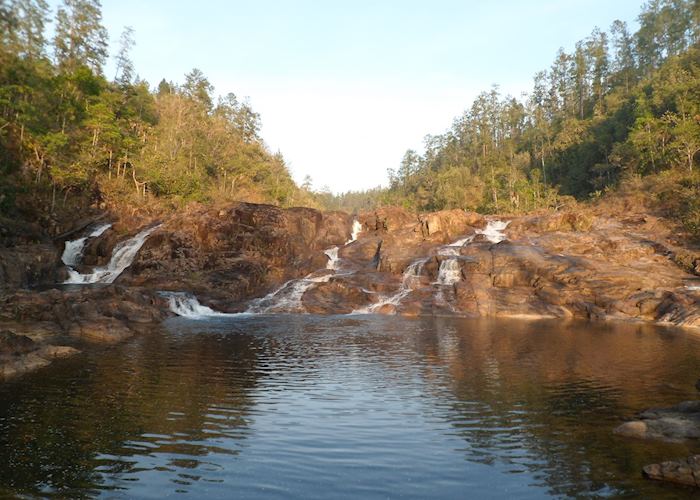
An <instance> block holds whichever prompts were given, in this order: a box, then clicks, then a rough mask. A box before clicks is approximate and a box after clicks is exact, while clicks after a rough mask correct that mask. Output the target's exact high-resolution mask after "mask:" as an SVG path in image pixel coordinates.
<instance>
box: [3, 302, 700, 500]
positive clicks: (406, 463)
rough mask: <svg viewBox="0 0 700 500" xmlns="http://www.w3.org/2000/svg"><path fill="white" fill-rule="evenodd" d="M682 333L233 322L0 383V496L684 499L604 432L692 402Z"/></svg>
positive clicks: (537, 325) (639, 448) (694, 357)
mask: <svg viewBox="0 0 700 500" xmlns="http://www.w3.org/2000/svg"><path fill="white" fill-rule="evenodd" d="M699 354H700V342H699V340H698V338H697V337H695V336H693V335H689V334H687V333H684V332H680V331H677V330H669V329H662V328H657V327H651V326H642V325H625V324H589V323H579V322H574V323H563V322H561V321H536V322H523V321H505V320H498V321H493V320H488V321H487V320H479V321H476V320H464V319H453V318H420V319H408V318H399V317H383V316H371V315H370V316H351V317H348V316H335V317H316V316H309V315H296V316H292V315H287V316H285V315H279V316H250V317H240V318H233V319H231V318H226V319H212V320H211V321H188V320H183V319H176V320H169V321H168V322H166V323H165V325H164V328H163V331H154V332H152V333H151V334H148V335H143V336H141V337H138V338H136V339H133V340H132V341H130V342H128V343H125V344H122V345H119V346H117V347H112V348H100V349H94V350H90V351H89V352H86V353H84V354H82V355H80V356H78V357H76V358H73V359H70V360H65V361H61V362H59V363H57V364H56V365H55V366H53V367H50V368H48V369H46V370H43V371H41V372H39V373H36V374H33V375H31V376H27V377H24V378H22V379H19V380H17V381H14V382H11V383H8V384H4V385H0V496H8V495H29V496H35V495H38V496H44V495H56V496H71V497H80V496H90V497H92V496H103V497H107V498H113V497H129V498H133V497H139V498H162V497H165V496H169V495H173V496H178V494H179V496H182V497H185V496H197V497H207V498H232V497H242V498H358V497H361V498H425V497H448V498H464V497H473V498H492V497H501V498H502V497H518V498H541V497H550V496H555V497H562V496H588V497H590V496H616V497H617V496H625V495H629V496H645V497H649V496H655V497H668V498H677V497H679V496H690V495H692V493H693V492H692V490H688V489H684V488H680V487H674V486H667V485H661V484H657V483H653V482H650V481H646V480H644V479H642V478H641V476H640V470H641V467H642V466H643V465H645V464H647V463H651V462H654V461H658V460H663V459H670V458H675V457H680V456H684V455H687V454H689V453H691V452H700V449H692V448H691V447H690V446H689V445H669V444H659V443H653V442H644V441H636V440H631V439H627V438H621V437H617V436H614V435H612V433H611V431H612V429H613V428H614V427H615V426H616V425H618V424H619V423H621V422H622V421H624V420H625V419H627V418H629V417H631V416H632V415H633V414H634V413H635V412H636V411H639V410H641V409H643V408H646V407H649V406H657V405H670V404H675V403H677V402H679V401H681V400H685V399H692V398H694V397H695V396H696V392H695V390H694V388H693V385H694V382H695V380H696V379H697V377H698V375H700V355H699Z"/></svg>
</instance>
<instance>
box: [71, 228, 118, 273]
mask: <svg viewBox="0 0 700 500" xmlns="http://www.w3.org/2000/svg"><path fill="white" fill-rule="evenodd" d="M110 227H112V224H100V225H99V226H97V227H96V228H95V229H93V231H92V232H91V233H90V234H88V235H87V236H83V237H82V238H78V239H77V240H71V241H66V246H65V247H64V249H63V255H61V260H62V261H63V263H64V264H65V265H67V266H75V265H77V264H80V261H81V260H82V258H83V249H84V248H85V243H87V240H88V239H90V238H97V237H98V236H101V235H102V233H104V232H105V231H106V230H107V229H109V228H110Z"/></svg>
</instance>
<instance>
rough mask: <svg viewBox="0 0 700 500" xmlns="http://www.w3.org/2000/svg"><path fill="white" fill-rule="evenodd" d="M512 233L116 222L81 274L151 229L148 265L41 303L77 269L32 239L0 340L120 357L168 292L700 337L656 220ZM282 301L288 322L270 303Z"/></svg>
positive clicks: (256, 219)
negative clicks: (617, 323) (52, 342)
mask: <svg viewBox="0 0 700 500" xmlns="http://www.w3.org/2000/svg"><path fill="white" fill-rule="evenodd" d="M503 220H504V221H505V222H507V223H508V227H507V228H506V229H505V234H504V237H503V238H501V237H498V238H496V239H494V238H493V234H490V233H489V231H491V230H492V229H493V227H491V226H492V224H493V223H494V219H493V218H490V219H487V218H485V217H483V216H481V215H479V214H476V213H471V212H465V211H463V210H444V211H439V212H434V213H429V214H421V215H415V214H411V213H409V212H407V211H405V210H403V209H400V208H396V207H388V208H382V209H379V210H376V211H374V212H371V213H367V214H360V216H359V222H360V225H361V227H362V232H361V233H360V236H359V238H358V239H357V240H356V241H355V240H353V241H349V240H350V239H351V231H352V227H353V220H352V218H351V217H350V216H349V215H347V214H345V213H340V212H329V213H322V212H319V211H317V210H313V209H308V208H291V209H281V208H279V207H274V206H270V205H257V204H251V203H233V204H229V205H224V206H217V207H211V206H202V205H193V206H190V207H189V208H188V209H187V210H185V211H182V212H178V213H176V214H174V215H171V216H169V217H166V218H163V219H160V220H158V221H156V220H153V219H143V218H141V219H139V220H137V221H130V220H126V219H125V220H116V221H114V225H113V226H112V227H111V228H110V229H109V230H106V231H105V232H104V233H100V234H99V236H96V237H93V238H90V239H89V240H88V241H87V242H86V245H85V247H84V255H83V259H82V264H80V265H79V266H78V270H79V271H81V272H90V270H91V268H92V266H95V265H102V266H103V265H105V264H106V263H107V262H109V260H110V256H111V255H112V253H113V251H114V249H115V248H118V246H119V245H120V244H121V242H122V241H125V239H126V238H128V237H130V235H134V234H136V233H137V232H139V231H141V230H142V229H143V228H144V227H148V228H154V229H153V231H152V233H150V236H148V237H147V239H145V242H144V243H143V246H139V247H136V246H133V248H134V249H136V248H139V250H138V253H137V254H136V256H135V259H134V260H133V262H131V264H130V266H129V267H127V268H126V270H125V271H123V273H122V274H121V275H119V277H118V278H117V279H116V282H115V283H116V284H115V285H111V286H100V287H89V288H78V289H54V290H45V291H41V292H29V291H26V290H21V289H20V290H17V287H21V286H27V285H30V284H34V285H36V284H39V283H42V282H46V281H47V280H49V281H50V280H52V279H53V281H60V280H61V278H62V274H61V273H65V267H64V266H63V265H61V264H60V248H59V246H55V245H52V244H50V243H47V242H46V241H45V240H44V239H41V238H39V239H36V240H32V238H33V237H32V236H31V235H29V234H28V235H27V236H26V237H24V238H23V239H22V238H20V239H19V240H17V241H14V246H12V245H10V246H4V247H0V257H3V256H6V257H4V258H2V260H0V281H2V283H3V285H2V286H4V288H5V292H4V293H3V294H2V295H1V296H0V326H2V325H5V327H8V326H9V327H12V328H13V329H15V331H16V333H20V334H24V333H26V332H25V331H24V330H26V329H28V330H30V331H31V335H33V338H35V339H36V340H39V341H42V342H43V340H42V339H43V338H44V337H46V338H52V337H55V336H57V335H68V336H70V337H72V338H80V339H84V340H91V341H92V340H96V341H101V342H104V341H107V342H114V341H118V340H121V339H124V338H127V337H129V336H131V335H133V333H134V332H135V331H139V330H140V329H142V328H145V325H153V324H155V323H157V322H159V321H160V320H162V319H163V318H164V317H165V316H166V315H167V314H169V313H168V312H167V308H168V305H167V301H166V300H165V299H163V298H162V297H161V296H160V295H159V294H158V292H159V291H174V292H190V293H193V294H194V295H195V296H196V297H197V298H198V299H199V300H200V301H201V303H202V305H204V306H208V307H211V308H213V309H215V310H218V311H222V312H238V311H241V310H244V309H247V308H248V306H249V305H250V304H251V300H253V299H257V298H260V297H261V296H263V295H265V294H268V293H270V292H271V291H274V290H276V289H278V287H280V286H281V285H282V284H283V283H288V282H289V281H290V280H292V284H291V285H290V284H288V285H287V287H286V290H287V291H288V292H289V293H286V295H285V294H284V293H281V294H280V295H279V297H278V296H277V295H269V296H268V297H267V298H266V300H265V301H264V302H265V304H267V303H268V302H270V303H271V304H267V305H266V306H265V307H263V306H261V305H260V304H261V303H260V302H256V303H257V304H258V306H259V307H258V308H257V309H258V310H260V311H262V312H265V311H268V312H270V311H273V312H283V311H285V309H284V307H285V304H289V307H290V309H289V310H288V311H287V312H311V313H318V314H342V313H350V312H373V313H382V314H404V315H431V314H449V315H460V316H469V317H477V316H511V317H523V318H527V317H558V318H569V317H582V318H589V319H595V320H607V319H622V320H632V321H649V322H656V323H666V324H673V325H679V326H686V327H700V286H698V284H699V282H698V278H697V277H695V276H694V275H692V274H690V273H689V272H688V270H689V268H688V266H679V265H678V263H677V262H678V258H679V257H678V256H679V255H680V250H679V246H678V242H677V241H674V240H673V239H672V233H671V232H668V231H666V232H664V231H661V230H660V229H659V224H660V222H659V221H655V222H654V221H652V220H651V219H644V218H641V219H640V218H639V217H636V216H635V217H632V218H630V217H626V218H620V217H609V216H602V215H597V214H594V213H591V212H586V213H579V212H575V211H571V210H569V211H564V212H560V213H547V214H535V215H529V216H521V217H508V218H504V219H503ZM489 221H491V222H489ZM640 221H641V222H640ZM156 223H157V224H156ZM501 226H503V224H501ZM87 228H88V227H87V226H86V227H85V230H87ZM489 228H490V229H489ZM0 229H1V227H0ZM500 229H502V227H501V228H500ZM500 229H499V230H500ZM79 233H80V231H78V232H77V233H75V236H76V237H77V236H79V235H80V234H79ZM656 234H660V235H662V236H660V237H659V236H655V235H656ZM136 239H138V238H136ZM501 240H503V241H501ZM3 241H5V242H7V241H9V240H7V238H6V239H5V240H3ZM141 242H143V238H142V239H141V240H140V242H139V245H140V244H141ZM23 245H28V246H29V247H27V248H25V247H24V246H23ZM336 247H337V248H336ZM691 250H692V249H691ZM691 250H688V251H687V252H686V253H687V254H688V255H690V254H692V251H691ZM134 251H136V250H134ZM3 252H4V253H3ZM130 255H133V254H130ZM336 255H337V259H336ZM684 255H685V254H684ZM57 261H58V263H57ZM330 262H332V265H330V266H329V263H330ZM693 262H694V261H693ZM120 270H121V267H120ZM8 277H9V278H8ZM304 278H305V279H304ZM299 279H301V282H299V283H297V284H296V285H295V282H294V281H293V280H299ZM693 280H695V281H693ZM297 285H298V286H297ZM290 294H291V295H290ZM295 294H296V295H295ZM277 298H280V299H283V302H282V307H277V304H272V303H273V302H274V301H275V300H277ZM270 305H272V306H273V307H268V306H270ZM26 325H31V326H30V327H27V328H25V326H26Z"/></svg>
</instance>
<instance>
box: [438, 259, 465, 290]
mask: <svg viewBox="0 0 700 500" xmlns="http://www.w3.org/2000/svg"><path fill="white" fill-rule="evenodd" d="M461 279H462V268H461V266H460V265H459V261H458V260H457V259H445V260H443V261H442V262H441V263H440V270H439V271H438V278H437V282H438V284H440V285H445V286H448V285H454V284H455V283H457V282H458V281H460V280H461Z"/></svg>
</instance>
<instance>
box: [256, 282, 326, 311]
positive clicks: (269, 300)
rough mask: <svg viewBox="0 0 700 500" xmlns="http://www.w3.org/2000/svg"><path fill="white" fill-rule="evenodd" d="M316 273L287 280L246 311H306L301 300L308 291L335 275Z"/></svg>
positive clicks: (257, 300)
mask: <svg viewBox="0 0 700 500" xmlns="http://www.w3.org/2000/svg"><path fill="white" fill-rule="evenodd" d="M315 274H317V273H311V274H309V275H308V276H306V277H305V278H301V279H294V280H289V281H287V282H286V283H285V284H284V285H282V286H281V287H279V288H278V289H276V290H274V291H272V292H270V293H268V294H267V295H265V296H264V297H261V298H259V299H256V300H254V301H253V302H252V303H251V304H250V306H248V309H246V313H249V314H268V313H276V312H304V305H303V304H302V301H301V300H302V298H303V297H304V294H305V293H306V291H307V290H308V289H309V288H311V287H312V286H313V285H314V284H316V283H326V282H327V281H328V280H330V279H331V277H332V276H333V274H331V273H328V274H322V275H320V276H314V275H315Z"/></svg>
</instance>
